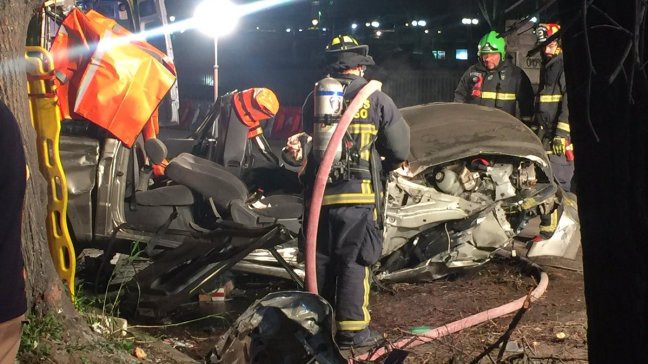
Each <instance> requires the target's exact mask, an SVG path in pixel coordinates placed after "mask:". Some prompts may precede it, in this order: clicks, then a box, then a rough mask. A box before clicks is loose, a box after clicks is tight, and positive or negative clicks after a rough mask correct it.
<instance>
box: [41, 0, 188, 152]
mask: <svg viewBox="0 0 648 364" xmlns="http://www.w3.org/2000/svg"><path fill="white" fill-rule="evenodd" d="M51 53H52V54H53V56H54V66H55V72H56V76H57V79H58V81H59V83H60V85H59V88H58V97H59V106H60V107H61V113H62V115H63V118H72V119H79V118H85V119H87V120H90V121H91V122H93V123H95V124H97V125H99V126H101V127H103V128H105V129H106V130H108V131H109V132H111V133H112V134H113V135H114V136H115V137H116V138H118V139H119V140H121V141H122V142H123V143H125V144H126V145H128V146H129V147H130V146H132V145H133V142H134V141H135V139H136V138H137V135H139V134H140V132H141V131H142V128H143V127H144V125H145V123H146V122H147V121H149V118H151V116H152V115H153V112H154V111H155V110H156V109H157V107H158V105H159V104H160V101H161V100H162V98H163V97H164V95H166V93H167V92H168V91H169V90H170V89H171V86H173V83H174V82H175V80H176V78H175V74H176V72H175V66H174V65H173V62H172V61H171V60H170V59H169V58H168V57H167V56H166V55H165V54H164V53H162V52H161V51H159V50H158V49H156V48H155V47H153V46H152V45H150V44H148V43H146V42H144V41H141V40H137V39H135V37H133V36H132V33H130V32H129V31H128V30H126V29H125V28H123V27H121V26H119V25H118V24H117V23H116V22H115V21H114V20H112V19H109V18H106V17H104V16H103V15H101V14H99V13H97V12H95V11H92V10H91V11H89V12H88V13H87V14H83V13H82V12H81V11H79V10H78V9H74V10H72V11H71V12H70V14H68V16H67V17H66V18H65V19H64V21H63V24H62V26H61V29H60V30H59V32H58V34H57V35H56V38H55V39H54V42H53V44H52V49H51ZM151 119H154V118H151ZM151 121H152V122H153V120H151Z"/></svg>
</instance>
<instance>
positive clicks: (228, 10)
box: [193, 0, 242, 37]
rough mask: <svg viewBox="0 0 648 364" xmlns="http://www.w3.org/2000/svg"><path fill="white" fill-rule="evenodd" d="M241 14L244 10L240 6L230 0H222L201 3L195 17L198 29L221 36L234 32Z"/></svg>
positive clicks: (214, 35)
mask: <svg viewBox="0 0 648 364" xmlns="http://www.w3.org/2000/svg"><path fill="white" fill-rule="evenodd" d="M241 16H242V12H241V9H240V8H239V7H238V6H236V5H235V4H234V3H232V2H230V1H229V0H221V1H218V2H216V1H203V2H201V3H199V4H198V6H196V9H195V11H194V17H193V18H194V21H195V22H196V24H197V28H198V30H200V31H201V32H203V33H205V34H207V35H210V36H213V37H219V36H222V35H225V34H227V33H230V32H232V31H233V30H234V28H236V25H237V24H238V21H239V18H240V17H241Z"/></svg>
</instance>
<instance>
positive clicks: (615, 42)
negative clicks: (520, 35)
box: [560, 0, 648, 363]
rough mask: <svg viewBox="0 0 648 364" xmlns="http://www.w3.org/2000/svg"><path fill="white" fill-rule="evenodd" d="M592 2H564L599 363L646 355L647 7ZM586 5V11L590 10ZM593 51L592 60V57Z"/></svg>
mask: <svg viewBox="0 0 648 364" xmlns="http://www.w3.org/2000/svg"><path fill="white" fill-rule="evenodd" d="M592 3H593V4H592V6H590V7H589V8H587V10H586V11H583V10H584V8H585V0H579V1H574V0H561V2H560V8H561V18H562V19H561V20H562V22H561V24H562V25H563V30H564V31H565V32H564V34H563V36H562V40H563V45H564V51H565V56H564V58H565V76H566V77H567V87H568V93H569V109H570V124H571V129H572V136H573V139H574V147H575V154H576V158H575V161H576V175H577V178H578V205H579V206H578V207H579V213H580V222H581V232H582V243H583V264H584V274H585V297H586V301H587V314H588V348H589V355H590V362H591V363H645V362H647V358H648V352H646V348H645V345H646V343H647V342H648V300H647V295H648V283H647V282H648V264H647V263H646V259H647V257H648V242H647V241H646V235H647V232H648V210H647V208H648V183H647V182H648V181H647V174H648V165H647V162H648V158H647V157H648V80H647V78H646V70H645V68H644V67H645V66H646V57H645V54H644V52H645V46H646V39H647V38H646V31H645V22H644V17H645V10H644V9H641V8H640V7H641V5H640V4H641V3H642V2H641V1H615V0H594V1H593V2H592ZM644 6H645V2H644ZM595 7H596V8H595ZM583 13H584V14H586V16H585V17H582V16H581V15H582V14H583ZM579 16H580V18H579ZM569 24H571V26H569ZM588 38H589V39H588ZM626 51H627V53H626ZM626 54H627V57H626ZM590 56H591V58H590ZM588 59H591V60H592V64H591V65H589V64H588V63H589V62H588ZM617 71H620V72H618V73H617ZM615 74H616V77H615Z"/></svg>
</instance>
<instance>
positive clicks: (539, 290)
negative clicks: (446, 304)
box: [349, 271, 549, 364]
mask: <svg viewBox="0 0 648 364" xmlns="http://www.w3.org/2000/svg"><path fill="white" fill-rule="evenodd" d="M548 285H549V276H547V273H545V272H542V271H541V272H540V282H539V283H538V286H537V287H536V288H535V289H534V290H533V291H532V292H531V302H534V301H537V300H538V299H539V298H540V297H541V296H542V294H543V293H544V291H545V290H546V289H547V286H548ZM526 298H527V296H524V297H520V298H518V299H516V300H515V301H512V302H509V303H507V304H504V305H502V306H499V307H495V308H491V309H489V310H486V311H482V312H480V313H478V314H475V315H472V316H468V317H466V318H464V319H461V320H457V321H454V322H451V323H449V324H445V325H443V326H439V327H437V328H435V329H430V330H428V331H426V332H424V333H422V334H419V335H415V336H414V335H413V336H410V337H407V338H405V339H402V340H400V341H398V342H396V343H393V344H390V345H389V347H382V348H380V349H378V350H375V351H371V352H369V353H366V354H362V355H358V356H356V357H354V358H350V359H349V364H353V363H356V362H360V361H362V362H367V361H372V360H377V359H378V358H380V357H381V356H383V355H385V354H387V353H389V352H390V351H391V350H393V349H404V348H411V347H414V346H418V345H421V344H425V343H429V342H431V341H434V340H436V339H438V338H440V337H443V336H446V335H449V334H452V333H455V332H457V331H461V330H463V329H465V328H468V327H471V326H476V325H478V324H481V323H483V322H486V321H488V320H492V319H494V318H497V317H500V316H504V315H506V314H509V313H512V312H515V311H517V310H519V309H520V308H521V307H522V305H523V304H524V301H525V300H526Z"/></svg>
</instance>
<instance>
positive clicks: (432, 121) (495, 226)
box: [234, 103, 580, 282]
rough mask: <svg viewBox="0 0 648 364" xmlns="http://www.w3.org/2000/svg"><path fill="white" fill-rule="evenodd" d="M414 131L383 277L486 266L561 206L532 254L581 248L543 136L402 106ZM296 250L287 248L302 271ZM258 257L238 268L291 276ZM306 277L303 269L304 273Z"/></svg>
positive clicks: (497, 118) (387, 237) (492, 121)
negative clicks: (552, 225) (548, 235)
mask: <svg viewBox="0 0 648 364" xmlns="http://www.w3.org/2000/svg"><path fill="white" fill-rule="evenodd" d="M401 112H402V114H403V116H404V117H405V119H406V120H407V122H408V124H409V125H410V132H411V155H410V157H409V167H408V170H406V171H405V170H403V169H399V170H396V171H394V172H392V173H390V175H389V177H388V179H387V181H386V188H385V205H384V208H383V211H384V216H383V219H382V220H383V221H382V222H383V227H384V231H383V238H384V245H383V252H382V258H381V259H380V260H379V263H378V264H377V265H376V267H375V268H376V269H375V272H376V274H377V275H376V276H377V278H378V279H379V280H383V281H391V282H400V281H410V282H411V281H427V280H433V279H438V278H441V277H443V276H446V275H448V274H451V273H453V272H457V271H459V270H463V269H469V268H473V267H477V266H479V265H482V264H484V263H485V262H487V261H488V260H490V258H491V257H492V255H493V254H494V253H495V252H496V251H497V250H499V249H503V248H506V247H507V246H509V244H511V243H512V241H513V240H514V238H515V237H516V236H517V235H518V234H519V233H520V232H521V231H522V230H523V229H524V228H525V227H526V226H527V223H528V222H529V220H531V219H532V218H534V217H536V216H538V215H542V214H546V213H549V212H551V211H553V210H554V209H555V208H557V207H558V206H559V205H560V206H561V207H562V211H563V213H562V215H561V218H560V220H559V222H558V227H557V230H556V232H555V233H554V234H553V236H552V237H551V238H550V239H547V240H542V241H539V242H535V243H534V244H533V246H531V248H530V249H529V252H528V257H536V256H544V255H552V256H563V257H568V258H572V259H573V258H574V256H575V255H576V251H577V249H578V247H579V243H580V235H579V221H578V212H577V207H576V202H575V200H574V198H573V197H572V196H570V195H569V194H566V193H564V192H563V191H562V190H561V189H560V187H559V186H558V184H557V183H556V182H555V181H554V178H553V174H552V171H551V167H550V163H549V161H548V158H547V154H546V152H545V151H544V149H543V147H542V144H541V143H540V140H539V139H538V138H537V136H536V135H535V134H534V133H533V132H532V131H531V130H530V129H529V128H528V127H526V126H525V125H524V124H523V123H522V122H520V121H519V120H518V119H516V118H514V117H513V116H511V115H509V114H507V113H505V112H503V111H500V110H496V109H492V108H487V107H482V106H477V105H468V104H456V103H433V104H427V105H418V106H412V107H407V108H404V109H401ZM294 250H296V247H292V248H290V246H285V245H284V246H282V249H280V251H281V252H282V254H283V255H284V256H285V258H286V260H287V261H289V262H291V263H292V264H295V266H296V267H300V266H298V265H296V259H295V254H294ZM269 259H270V257H269V256H268V255H267V254H266V253H263V252H255V253H254V254H251V255H250V256H248V257H247V258H246V259H245V260H244V261H243V262H241V263H239V264H237V265H236V266H234V269H239V270H241V271H245V272H258V273H261V274H270V275H276V276H278V277H285V276H286V274H285V272H282V271H280V270H277V269H275V270H274V271H273V270H270V269H269ZM298 272H300V273H301V271H298Z"/></svg>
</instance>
